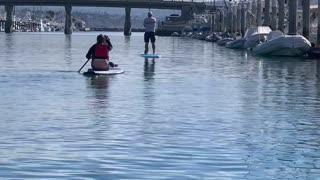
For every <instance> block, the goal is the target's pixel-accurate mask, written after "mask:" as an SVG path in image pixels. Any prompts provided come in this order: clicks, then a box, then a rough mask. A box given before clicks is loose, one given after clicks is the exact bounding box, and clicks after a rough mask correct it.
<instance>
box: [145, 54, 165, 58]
mask: <svg viewBox="0 0 320 180" xmlns="http://www.w3.org/2000/svg"><path fill="white" fill-rule="evenodd" d="M140 56H142V57H145V58H160V57H161V55H160V54H140Z"/></svg>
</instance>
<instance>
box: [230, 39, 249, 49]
mask: <svg viewBox="0 0 320 180" xmlns="http://www.w3.org/2000/svg"><path fill="white" fill-rule="evenodd" d="M245 42H246V38H240V39H236V40H234V41H230V42H227V43H226V47H227V48H230V49H243V47H244V43H245Z"/></svg>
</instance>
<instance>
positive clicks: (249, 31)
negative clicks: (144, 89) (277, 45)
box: [244, 26, 271, 38]
mask: <svg viewBox="0 0 320 180" xmlns="http://www.w3.org/2000/svg"><path fill="white" fill-rule="evenodd" d="M270 32H271V29H270V27H268V26H258V27H253V28H249V29H247V31H246V33H245V34H244V37H245V38H246V37H249V36H251V35H252V34H269V33H270Z"/></svg>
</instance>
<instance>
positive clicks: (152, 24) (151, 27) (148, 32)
mask: <svg viewBox="0 0 320 180" xmlns="http://www.w3.org/2000/svg"><path fill="white" fill-rule="evenodd" d="M156 22H157V20H156V18H154V17H152V12H151V11H149V12H148V17H147V18H145V19H144V21H143V26H144V27H145V33H144V42H145V49H144V54H148V51H149V40H151V44H152V51H153V54H154V53H155V51H156V45H155V44H154V43H155V42H156V37H155V31H156Z"/></svg>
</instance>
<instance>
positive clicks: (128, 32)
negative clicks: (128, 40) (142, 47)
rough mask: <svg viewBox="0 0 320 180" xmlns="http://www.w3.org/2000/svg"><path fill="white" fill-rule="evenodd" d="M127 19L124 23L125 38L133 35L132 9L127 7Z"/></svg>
mask: <svg viewBox="0 0 320 180" xmlns="http://www.w3.org/2000/svg"><path fill="white" fill-rule="evenodd" d="M125 10H126V18H125V21H124V29H123V30H124V31H123V34H124V35H125V36H130V35H131V15H130V14H131V8H130V7H126V8H125Z"/></svg>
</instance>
